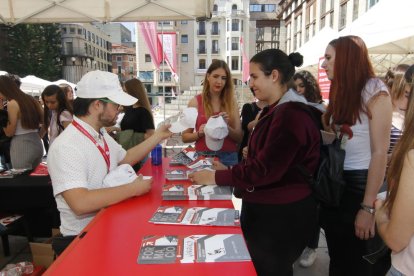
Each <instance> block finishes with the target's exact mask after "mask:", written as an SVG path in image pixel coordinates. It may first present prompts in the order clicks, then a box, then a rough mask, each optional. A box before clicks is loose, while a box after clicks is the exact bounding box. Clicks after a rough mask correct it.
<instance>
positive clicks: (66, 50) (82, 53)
mask: <svg viewBox="0 0 414 276" xmlns="http://www.w3.org/2000/svg"><path fill="white" fill-rule="evenodd" d="M60 53H61V55H62V56H76V57H93V55H92V53H90V54H89V53H87V51H86V49H85V48H83V47H62V49H61V52H60Z"/></svg>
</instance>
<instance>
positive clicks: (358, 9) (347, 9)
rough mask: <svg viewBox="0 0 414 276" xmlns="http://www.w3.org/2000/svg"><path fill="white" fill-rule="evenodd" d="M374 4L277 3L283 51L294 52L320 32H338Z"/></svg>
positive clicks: (359, 0) (371, 0) (368, 0)
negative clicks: (282, 35)
mask: <svg viewBox="0 0 414 276" xmlns="http://www.w3.org/2000/svg"><path fill="white" fill-rule="evenodd" d="M378 1H379V0H281V1H280V3H279V4H280V8H279V10H278V12H277V16H278V18H279V19H281V20H283V21H284V22H285V25H286V29H287V33H286V51H287V52H288V53H290V52H294V51H296V50H297V49H299V48H300V47H302V46H304V45H305V44H306V43H307V42H308V41H310V40H312V38H313V37H314V36H315V35H316V34H317V33H318V32H320V31H321V30H323V29H324V28H330V29H332V30H333V31H336V32H339V31H341V30H342V29H344V28H345V27H346V26H348V25H350V24H351V23H352V22H353V21H355V20H356V19H357V18H358V17H360V16H361V15H362V14H364V13H365V12H366V11H367V10H368V9H370V8H371V7H372V6H374V5H375V4H376V3H377V2H378Z"/></svg>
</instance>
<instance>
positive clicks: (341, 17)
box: [338, 2, 347, 30]
mask: <svg viewBox="0 0 414 276" xmlns="http://www.w3.org/2000/svg"><path fill="white" fill-rule="evenodd" d="M346 4H347V2H345V3H344V4H343V5H341V7H340V8H339V22H338V23H339V24H338V28H339V30H342V29H343V28H345V26H346V6H347V5H346Z"/></svg>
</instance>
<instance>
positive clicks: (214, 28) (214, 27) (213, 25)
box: [211, 22, 219, 35]
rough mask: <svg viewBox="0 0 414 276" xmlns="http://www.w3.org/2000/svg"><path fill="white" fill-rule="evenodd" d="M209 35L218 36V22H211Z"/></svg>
mask: <svg viewBox="0 0 414 276" xmlns="http://www.w3.org/2000/svg"><path fill="white" fill-rule="evenodd" d="M211 34H212V35H218V34H219V28H218V22H212V23H211Z"/></svg>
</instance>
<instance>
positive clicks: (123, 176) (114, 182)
mask: <svg viewBox="0 0 414 276" xmlns="http://www.w3.org/2000/svg"><path fill="white" fill-rule="evenodd" d="M137 177H138V176H137V174H136V173H135V171H134V169H133V168H132V167H131V165H129V164H122V165H119V166H118V167H116V168H115V169H113V170H112V171H110V172H109V173H108V174H107V175H106V176H105V178H104V179H103V186H104V187H117V186H121V185H125V184H129V183H131V182H132V181H134V180H135V179H136V178H137Z"/></svg>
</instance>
